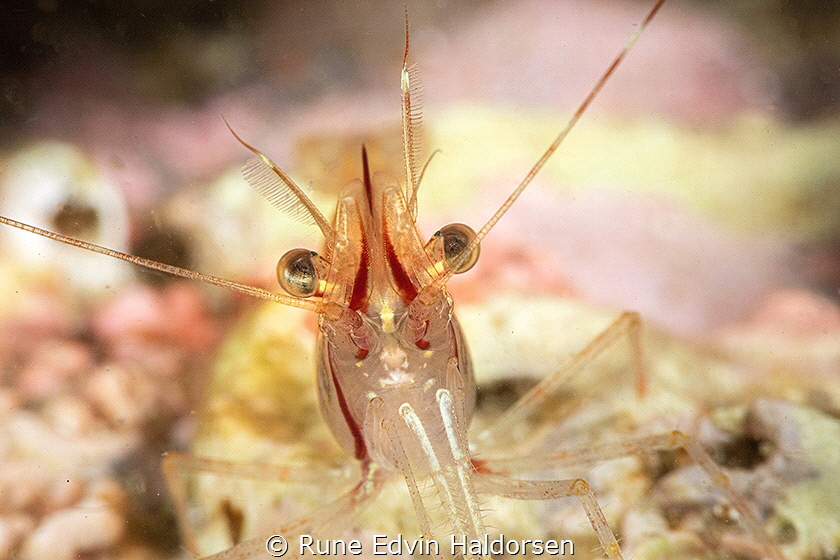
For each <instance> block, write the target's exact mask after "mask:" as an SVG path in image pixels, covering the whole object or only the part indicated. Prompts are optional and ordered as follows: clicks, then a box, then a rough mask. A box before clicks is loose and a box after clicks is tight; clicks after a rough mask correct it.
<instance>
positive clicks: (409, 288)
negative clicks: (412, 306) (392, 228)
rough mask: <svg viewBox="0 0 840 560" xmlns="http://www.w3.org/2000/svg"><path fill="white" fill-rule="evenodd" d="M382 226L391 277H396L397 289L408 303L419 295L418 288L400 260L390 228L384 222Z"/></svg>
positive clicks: (386, 258)
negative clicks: (389, 232)
mask: <svg viewBox="0 0 840 560" xmlns="http://www.w3.org/2000/svg"><path fill="white" fill-rule="evenodd" d="M382 221H383V222H384V221H385V216H382ZM382 226H383V227H382V231H383V234H384V235H383V239H382V242H383V245H384V247H383V249H384V250H385V260H386V261H387V262H388V268H389V269H391V278H393V279H394V284H395V285H396V287H397V291H398V292H399V294H400V296H401V297H402V299H403V302H404V303H405V304H406V305H408V304H409V303H411V302H412V301H414V298H416V297H417V288H416V287H415V286H414V283H413V282H412V281H411V278H409V276H408V273H407V272H406V271H405V267H403V265H402V263H401V262H400V259H399V257H398V256H397V252H396V251H395V250H394V244H393V243H391V238H390V237H388V230H386V229H385V224H384V223H383V224H382Z"/></svg>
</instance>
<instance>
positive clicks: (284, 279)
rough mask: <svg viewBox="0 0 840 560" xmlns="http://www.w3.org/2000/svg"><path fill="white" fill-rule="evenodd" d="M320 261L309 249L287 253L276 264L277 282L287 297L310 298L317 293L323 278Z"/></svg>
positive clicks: (293, 250)
mask: <svg viewBox="0 0 840 560" xmlns="http://www.w3.org/2000/svg"><path fill="white" fill-rule="evenodd" d="M321 261H322V259H321V257H320V256H318V253H316V252H315V251H310V250H309V249H292V250H291V251H287V252H286V254H285V255H283V256H282V257H281V258H280V261H278V263H277V280H278V281H279V282H280V286H281V287H282V288H283V289H284V290H286V292H287V293H288V294H289V295H292V296H295V297H310V296H313V295H315V294H316V293H317V292H318V285H319V283H320V281H321V280H323V278H324V267H323V266H322V262H321Z"/></svg>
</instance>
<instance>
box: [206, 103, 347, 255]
mask: <svg viewBox="0 0 840 560" xmlns="http://www.w3.org/2000/svg"><path fill="white" fill-rule="evenodd" d="M222 120H224V117H223V118H222ZM225 126H227V127H228V130H230V133H231V134H233V137H234V138H236V139H237V140H238V141H239V143H240V144H242V145H243V146H245V147H246V148H248V149H249V150H250V151H252V152H253V153H254V154H256V156H257V157H256V158H253V159H251V160H248V163H246V164H245V166H244V167H243V168H242V173H243V175H244V176H245V180H246V181H247V182H248V184H249V185H251V187H252V188H253V189H254V190H256V191H257V192H258V193H260V194H261V195H263V196H264V197H265V198H266V199H267V200H268V201H269V202H270V203H271V204H272V205H274V206H275V207H276V208H278V209H280V210H281V211H282V212H285V213H286V214H287V215H289V216H290V217H291V218H292V219H294V220H295V221H297V222H300V223H303V224H314V225H317V226H318V228H319V229H320V230H321V233H322V234H323V235H324V237H325V238H326V240H327V245H330V244H332V242H333V237H334V235H335V232H334V231H333V228H332V226H330V223H329V222H328V221H327V219H326V218H325V217H324V215H323V214H322V213H321V211H320V210H318V207H317V206H315V203H314V202H312V199H310V198H309V196H307V194H306V193H305V192H304V191H303V189H301V188H300V187H299V186H298V185H297V183H295V182H294V181H292V178H291V177H289V176H288V175H287V174H286V172H285V171H283V170H282V169H280V168H279V167H278V166H277V165H276V164H275V163H274V162H273V161H271V160H270V159H268V157H266V155H265V154H263V153H262V152H260V151H259V150H257V149H256V148H254V147H253V146H251V145H249V144H248V143H247V142H245V141H244V140H242V138H240V137H239V135H238V134H236V132H234V131H233V128H231V126H230V124H229V123H228V122H227V121H226V120H225Z"/></svg>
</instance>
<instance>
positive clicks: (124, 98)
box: [0, 0, 840, 558]
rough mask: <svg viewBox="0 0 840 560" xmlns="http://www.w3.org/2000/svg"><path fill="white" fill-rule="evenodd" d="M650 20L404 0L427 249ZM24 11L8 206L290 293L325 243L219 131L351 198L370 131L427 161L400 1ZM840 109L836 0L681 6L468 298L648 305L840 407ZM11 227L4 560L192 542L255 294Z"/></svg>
mask: <svg viewBox="0 0 840 560" xmlns="http://www.w3.org/2000/svg"><path fill="white" fill-rule="evenodd" d="M649 8H650V3H645V2H635V1H617V2H609V3H605V2H598V1H587V0H573V1H567V2H553V1H550V0H481V1H478V0H468V1H460V2H453V1H438V2H417V3H409V5H408V12H409V21H410V34H411V53H410V60H411V61H413V62H417V63H418V64H419V67H420V71H421V76H422V78H423V84H424V90H423V93H424V107H425V110H426V111H425V117H424V135H425V136H424V146H425V151H424V154H425V156H424V157H425V158H428V157H429V156H430V155H431V154H432V152H433V151H434V150H439V152H438V153H436V155H435V156H434V159H433V160H432V163H431V164H430V166H429V168H428V171H427V173H426V176H425V177H424V183H423V189H421V229H422V231H423V233H424V235H427V236H428V235H431V234H432V233H433V232H434V231H435V230H436V228H438V227H440V226H441V225H443V224H445V223H447V222H450V221H463V222H465V223H468V224H470V225H472V226H473V227H474V228H476V229H478V227H480V226H481V224H482V223H484V221H485V220H486V219H487V218H488V217H489V216H490V215H491V214H492V212H493V211H494V210H495V208H497V207H498V206H499V205H500V204H501V203H502V202H503V201H504V199H505V197H506V196H507V194H508V193H509V192H510V191H511V190H512V189H513V187H514V186H515V185H516V184H517V183H518V181H519V180H521V178H522V177H523V176H524V175H525V173H526V172H527V170H528V169H529V168H530V166H531V165H532V164H533V163H534V161H536V159H537V158H538V157H539V155H540V154H541V153H542V151H543V150H544V149H545V147H546V146H547V145H548V144H549V143H550V141H551V140H552V138H553V137H554V135H556V133H557V132H558V131H559V130H560V128H561V127H562V125H563V124H564V123H565V122H566V120H567V119H568V117H569V115H570V114H571V113H572V112H573V111H574V109H575V108H576V107H577V105H578V104H579V103H580V101H581V100H582V99H583V98H584V97H585V95H586V94H587V92H588V91H589V89H590V88H591V87H592V84H594V83H595V81H596V80H597V79H598V77H599V76H600V75H601V73H602V72H603V71H604V70H605V69H606V68H607V66H608V65H609V63H610V62H611V61H612V59H613V57H614V56H615V54H616V53H617V52H618V51H619V50H620V49H621V48H622V46H623V45H624V44H625V43H626V41H627V39H628V38H629V36H630V35H631V34H632V32H633V30H634V29H635V28H636V26H637V25H638V22H639V21H641V20H642V19H643V17H644V15H645V14H646V13H647V10H649ZM0 22H2V25H0V210H2V214H3V215H5V216H8V217H10V218H13V219H18V220H21V221H24V222H27V223H31V224H33V225H36V226H39V227H44V228H47V229H51V230H55V231H61V232H64V233H67V234H69V235H74V236H78V237H82V238H84V239H87V240H90V241H93V242H96V243H100V244H102V245H105V246H108V247H112V248H115V249H119V250H125V251H128V252H131V253H134V254H139V255H142V256H147V257H150V258H154V259H156V260H161V261H164V262H169V263H172V264H176V265H179V266H184V267H188V268H193V269H196V270H199V271H201V272H204V273H208V274H215V275H219V276H224V277H226V278H231V279H235V280H239V281H243V282H250V283H253V284H255V285H259V286H264V287H267V288H271V289H276V288H275V286H274V284H273V280H272V275H273V268H274V266H275V262H276V259H277V258H278V257H279V256H280V255H281V254H282V253H283V252H284V251H285V250H287V249H289V248H291V247H294V246H298V245H301V246H305V247H310V248H314V249H318V248H319V247H320V244H321V240H320V239H319V237H318V235H317V232H315V231H312V230H311V229H307V228H305V227H303V226H300V225H299V224H295V223H293V222H292V221H291V220H286V219H285V218H279V217H278V216H277V212H276V211H275V210H274V209H273V208H271V207H270V206H269V205H267V204H264V202H263V201H261V200H260V198H259V196H258V195H256V194H255V193H252V192H250V189H249V188H248V186H247V185H246V184H245V183H244V181H242V179H241V177H240V175H239V171H238V168H239V167H240V166H241V165H242V164H243V163H244V162H245V160H247V159H248V157H250V154H249V152H247V150H245V149H244V148H243V147H242V146H241V145H240V144H239V143H238V142H237V141H236V140H235V139H234V138H233V137H232V136H231V134H230V132H229V131H228V130H227V127H226V126H225V123H224V122H223V120H222V117H224V118H225V119H226V120H227V122H228V123H230V125H231V127H232V128H233V129H234V130H235V131H236V132H237V133H238V134H239V135H240V136H241V137H242V138H243V139H244V140H245V141H246V142H248V143H249V144H251V145H253V146H255V147H257V148H259V149H260V150H261V151H263V152H264V153H265V154H267V155H268V156H269V157H271V158H272V159H273V160H274V161H275V162H277V163H278V164H279V165H280V166H281V167H283V168H284V169H286V170H287V171H289V172H290V174H291V175H292V176H293V177H294V178H295V179H296V180H297V181H299V183H300V184H302V185H305V186H308V187H311V188H312V192H313V195H312V196H313V198H314V199H315V200H316V202H317V203H318V204H319V205H320V207H321V208H322V210H323V211H324V212H325V213H327V214H328V215H329V213H330V212H331V207H332V204H333V201H334V199H335V196H336V193H337V192H338V191H339V190H340V188H341V187H342V186H343V185H344V184H346V183H347V182H348V181H349V180H351V179H353V178H355V177H357V176H358V175H359V174H360V157H359V154H360V146H361V144H362V143H365V144H366V145H367V146H368V147H369V148H371V150H372V152H373V154H374V155H373V160H374V162H375V165H376V166H377V168H378V169H381V170H384V171H387V172H390V173H391V174H393V175H394V176H396V177H398V178H401V177H402V174H403V173H404V171H403V170H402V167H401V165H402V160H401V157H402V156H401V149H402V148H401V138H400V126H399V99H400V97H399V82H398V80H399V71H400V67H401V64H402V57H403V49H404V42H405V37H404V33H405V30H404V11H403V6H402V4H401V3H399V2H383V1H369V0H368V1H365V0H360V1H354V2H342V1H337V0H336V1H332V0H330V1H321V2H305V1H291V2H286V1H282V2H276V1H275V2H272V1H268V0H262V1H258V0H250V1H237V0H213V1H207V0H201V1H199V0H185V1H179V2H171V1H170V2H164V1H161V0H140V1H136V2H132V3H130V5H126V4H125V3H122V2H112V1H103V0H89V1H84V0H79V1H73V2H70V1H62V0H38V1H33V2H28V1H26V2H25V1H19V2H14V1H11V2H0ZM839 94H840V4H837V3H832V2H808V1H805V0H798V1H794V0H791V1H783V0H754V1H742V2H737V3H732V2H724V1H713V0H705V1H704V0H695V1H686V0H669V2H667V3H666V4H665V6H664V8H663V9H662V11H661V13H660V14H659V15H658V16H657V18H656V19H655V20H654V21H653V23H652V24H651V26H650V28H649V29H648V30H647V31H646V33H645V35H644V36H643V38H642V39H641V40H640V41H639V42H638V44H637V45H636V46H635V47H634V50H633V51H632V53H631V54H630V55H629V56H628V58H627V59H626V61H625V62H624V64H623V66H621V67H620V69H619V70H617V71H616V73H615V76H614V78H613V79H612V80H611V82H610V83H609V84H608V85H607V86H606V87H605V88H604V91H603V93H602V95H601V96H600V97H599V98H598V99H597V100H596V101H595V103H593V105H592V107H591V108H590V110H589V112H588V113H587V114H586V116H585V117H584V118H583V119H582V121H581V123H580V126H579V128H578V129H576V130H575V132H574V133H573V134H572V135H571V136H570V137H569V139H568V141H567V142H566V143H565V144H564V145H563V146H562V147H561V149H560V151H559V152H558V154H556V156H555V158H554V159H553V160H552V162H551V164H550V165H549V166H548V167H547V168H546V169H545V170H544V172H543V173H542V174H541V175H540V176H539V177H538V179H537V180H535V182H534V184H533V185H532V187H531V188H530V189H529V190H528V191H527V192H526V194H525V195H524V196H523V198H522V199H521V200H520V201H519V202H518V203H517V204H516V205H515V206H514V208H513V209H512V210H511V212H510V214H509V216H506V217H505V219H504V220H503V221H502V222H501V223H500V224H499V225H498V226H497V231H494V232H493V233H492V234H491V235H490V236H488V238H487V241H486V243H485V245H484V248H483V257H482V261H481V262H480V264H479V267H480V268H479V269H478V270H479V271H480V272H477V273H475V274H474V275H473V276H472V279H470V278H465V279H463V280H460V281H459V282H453V291H454V292H455V296H456V297H457V298H458V299H460V300H462V301H464V302H467V303H468V305H478V306H480V305H482V302H487V301H490V302H492V301H493V300H494V298H497V297H499V298H501V297H502V296H501V295H498V294H509V293H514V294H520V295H522V296H528V297H530V296H533V295H546V296H548V297H563V298H571V299H575V300H581V301H585V302H587V303H588V304H591V305H594V306H597V307H598V308H599V309H607V310H610V313H613V312H617V311H621V310H626V309H633V310H638V311H640V312H641V313H642V316H643V317H644V319H645V320H646V321H649V322H650V323H651V324H652V325H655V326H656V327H657V328H662V329H663V330H665V331H667V332H669V333H672V334H673V335H675V336H678V337H682V338H685V339H688V340H692V341H696V342H697V344H704V345H714V346H715V347H716V348H718V350H719V351H725V352H728V353H729V354H731V356H733V357H734V358H735V359H742V360H745V361H749V360H754V362H753V363H756V362H757V363H760V364H762V365H761V366H755V368H754V369H755V370H761V371H763V370H764V369H772V367H776V366H778V365H779V363H784V365H785V367H787V366H788V365H789V362H787V361H784V360H787V359H788V358H789V360H790V362H794V361H796V360H800V361H801V360H802V359H803V358H802V356H807V359H805V363H806V364H807V368H809V374H810V375H814V376H815V377H814V379H815V380H812V381H811V383H814V384H824V385H825V386H826V387H828V389H826V390H825V392H824V393H820V394H816V393H815V392H814V391H812V387H811V386H810V385H809V386H808V388H807V390H805V389H803V390H802V391H801V392H797V391H793V390H792V391H793V393H794V394H795V396H796V398H794V399H793V400H796V401H797V402H804V403H807V404H809V405H811V406H814V407H816V408H817V409H819V410H820V411H822V412H824V413H826V414H829V415H831V416H833V417H834V418H835V419H836V416H837V414H838V411H840V404H838V400H837V396H838V389H837V387H838V385H840V380H838V371H840V361H838V356H837V348H838V347H840V345H837V341H838V333H840V311H838V302H840V292H838V290H840V158H837V146H838V145H840V120H838V114H840V95H839ZM0 234H2V235H1V236H0V239H2V255H3V257H2V259H3V263H2V265H0V269H1V270H0V276H2V279H1V280H0V284H1V285H0V290H2V292H0V293H2V300H3V302H4V303H3V304H2V306H0V307H2V309H1V311H2V312H0V326H2V329H3V332H4V337H3V342H2V343H0V346H1V347H2V348H0V356H2V358H3V371H2V377H0V385H2V393H0V402H2V403H4V405H5V407H4V408H3V412H0V423H2V427H3V429H2V431H3V435H2V438H1V439H0V457H4V459H5V463H6V465H9V468H8V469H5V474H2V475H0V487H1V488H2V489H4V492H9V493H7V494H5V495H7V496H13V497H11V498H9V499H8V500H4V499H0V558H14V557H27V558H37V557H46V556H44V555H43V554H44V551H50V554H52V556H51V557H55V558H65V557H66V558H71V557H76V556H75V555H76V554H80V553H83V554H85V555H87V556H85V557H89V558H111V557H119V558H155V557H172V556H175V555H177V554H178V553H179V551H180V547H181V546H182V543H181V541H180V537H179V536H178V534H177V531H175V530H174V524H173V522H172V519H173V514H172V512H171V506H170V505H167V501H166V500H165V499H164V498H163V497H161V496H163V495H165V492H164V490H163V485H162V480H161V478H160V473H159V462H160V456H161V454H162V453H164V452H166V451H169V450H173V449H187V448H188V447H189V442H190V440H191V438H192V437H193V435H194V433H195V430H196V427H195V422H194V413H195V411H196V410H198V409H200V408H201V397H200V396H199V395H201V394H202V393H203V391H204V389H205V388H206V387H205V386H206V385H207V384H208V383H209V382H208V381H207V379H206V371H207V369H209V368H210V367H211V364H212V362H213V357H214V353H215V352H216V349H217V346H218V344H219V342H220V341H221V340H222V339H223V338H224V334H223V333H225V332H227V331H228V330H229V329H230V328H231V325H232V324H235V322H236V319H237V317H238V316H240V315H241V313H242V312H243V310H247V309H251V308H253V307H254V306H255V304H254V303H252V302H248V301H245V300H243V299H242V298H237V297H234V296H229V295H227V294H219V293H218V292H214V291H207V290H204V289H203V288H200V287H184V286H183V285H182V284H179V283H172V282H169V281H168V280H166V279H164V278H162V277H161V276H160V275H154V274H152V275H149V274H145V275H142V276H141V279H140V284H139V285H138V284H137V280H136V274H137V272H136V271H134V270H132V269H131V268H129V267H124V266H122V265H115V264H113V263H110V262H107V260H106V259H104V257H101V256H99V255H87V254H85V253H83V252H80V251H78V250H76V249H72V248H65V247H56V246H55V244H54V243H52V242H42V240H40V239H37V238H35V236H32V235H31V234H20V235H18V234H15V233H14V232H6V231H3V232H0ZM467 276H469V275H467ZM479 278H480V279H481V280H480V281H479V280H478V279H479ZM497 295H498V296H497ZM470 309H475V308H470ZM176 312H177V313H176ZM477 314H478V315H480V314H481V313H480V312H478V313H477ZM176 317H177V318H176ZM475 322H477V323H480V321H478V320H476V321H475ZM465 323H470V321H469V320H467V321H465ZM312 325H313V323H312V322H311V320H310V323H308V326H309V328H310V329H311V328H312ZM587 336H588V335H587ZM475 338H476V339H478V341H477V342H475V343H474V346H475V347H476V349H475V352H476V354H477V355H479V358H478V360H479V361H481V360H482V359H483V360H484V361H485V362H493V361H496V362H498V361H499V360H498V359H497V358H491V357H490V356H491V355H492V354H491V353H492V351H493V349H492V348H490V346H493V344H492V342H493V340H495V339H494V337H493V336H489V335H486V336H481V334H480V333H479V334H478V336H475ZM482 340H486V341H487V343H483V342H482ZM832 343H834V344H835V346H832ZM485 346H487V348H485ZM803 348H804V349H803ZM720 349H724V350H720ZM773 352H776V353H777V355H776V356H775V357H774V358H773V359H774V360H776V359H778V360H782V362H776V361H773V362H770V361H768V360H769V358H767V356H768V355H769V354H772V353H773ZM482 355H483V356H485V358H481V357H480V356H482ZM756 356H758V357H756ZM779 356H782V357H781V358H780V357H779ZM771 363H772V364H773V366H772V367H771V366H770V365H767V364H771ZM486 367H487V368H490V367H491V365H490V364H488V365H487V366H486ZM747 369H749V368H747ZM150 372H153V373H150ZM498 375H499V376H501V375H502V374H498ZM150 385H151V387H150ZM803 395H804V396H803ZM79 449H83V450H84V451H83V452H80V451H78V450H79ZM71 458H72V459H71ZM44 465H49V466H44ZM35 472H38V473H40V474H38V475H34V474H33V473H35ZM71 481H72V482H71ZM12 489H17V491H16V492H12ZM138 496H141V497H138ZM150 496H153V497H155V498H152V499H150ZM4 501H5V504H3V503H2V502H4ZM91 510H96V511H99V512H103V513H101V516H102V517H99V518H95V519H94V520H92V521H84V519H88V518H87V517H86V513H85V512H89V511H91ZM74 516H75V517H74ZM84 523H89V524H90V525H84ZM86 526H90V527H92V528H96V529H102V528H103V527H105V528H108V530H101V531H93V530H91V531H85V530H83V529H80V528H84V527H86ZM68 531H69V532H71V533H72V534H74V535H78V537H77V538H75V539H68V538H67V534H68ZM94 533H96V534H97V537H96V538H94V537H93V534H94ZM62 547H63V548H62Z"/></svg>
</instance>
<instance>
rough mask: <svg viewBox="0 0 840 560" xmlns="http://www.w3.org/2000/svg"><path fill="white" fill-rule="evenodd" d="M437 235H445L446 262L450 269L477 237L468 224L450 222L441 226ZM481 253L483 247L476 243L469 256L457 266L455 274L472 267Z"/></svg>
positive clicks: (444, 251)
mask: <svg viewBox="0 0 840 560" xmlns="http://www.w3.org/2000/svg"><path fill="white" fill-rule="evenodd" d="M435 235H440V236H441V237H443V256H444V263H445V264H446V268H447V269H448V268H449V267H450V266H452V265H453V264H454V263H455V261H457V260H458V259H459V258H461V255H462V253H463V252H464V250H466V248H467V246H468V245H469V244H470V242H471V241H472V240H473V238H475V231H473V229H472V228H471V227H470V226H468V225H466V224H449V225H447V226H443V227H442V228H440V231H438V232H437V233H436V234H435ZM479 253H481V249H480V247H479V246H478V245H476V246H475V247H474V248H473V249H472V251H471V252H470V254H469V256H468V257H466V258H465V259H464V260H463V261H462V262H461V263H460V264H459V265H458V266H457V267H456V268H455V274H461V273H462V272H466V271H468V270H469V269H471V268H472V267H473V265H474V264H475V263H476V261H478V255H479Z"/></svg>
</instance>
